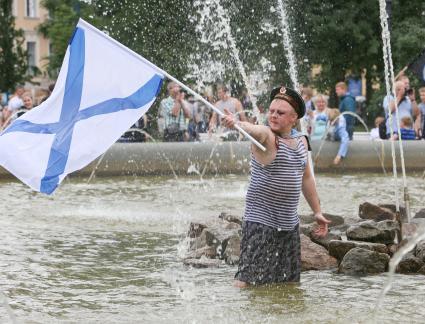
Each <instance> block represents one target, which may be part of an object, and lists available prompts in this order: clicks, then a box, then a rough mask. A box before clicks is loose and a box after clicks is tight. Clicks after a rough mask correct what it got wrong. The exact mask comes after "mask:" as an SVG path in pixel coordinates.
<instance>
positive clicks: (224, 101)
mask: <svg viewBox="0 0 425 324" xmlns="http://www.w3.org/2000/svg"><path fill="white" fill-rule="evenodd" d="M217 97H218V99H219V100H218V101H217V102H216V103H215V106H216V107H217V108H218V109H219V110H220V111H222V112H224V109H227V110H228V111H229V112H230V113H232V114H233V115H235V116H236V119H237V120H240V121H246V120H247V119H246V117H245V113H244V111H243V106H242V103H241V102H240V101H239V100H238V99H236V98H233V97H231V96H230V93H229V88H228V87H227V86H226V85H224V84H219V85H218V86H217ZM216 127H217V113H216V112H214V113H213V115H212V117H211V120H210V125H209V130H210V131H214V130H215V129H216ZM225 131H229V129H227V130H225ZM237 135H238V134H237V133H236V138H237ZM236 138H235V139H236Z"/></svg>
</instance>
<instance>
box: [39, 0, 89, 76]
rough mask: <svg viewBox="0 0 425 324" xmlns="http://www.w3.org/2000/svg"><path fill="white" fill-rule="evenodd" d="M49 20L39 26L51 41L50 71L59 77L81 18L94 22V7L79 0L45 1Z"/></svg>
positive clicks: (43, 3) (43, 2) (51, 74)
mask: <svg viewBox="0 0 425 324" xmlns="http://www.w3.org/2000/svg"><path fill="white" fill-rule="evenodd" d="M42 5H43V6H44V7H45V8H46V9H47V10H48V11H49V19H48V20H47V21H46V22H44V23H43V24H41V25H40V26H39V31H40V32H41V33H42V34H43V35H44V36H45V37H46V38H48V39H49V41H50V44H51V52H50V56H49V57H48V59H49V64H48V71H49V74H50V76H51V77H57V74H58V72H59V69H60V67H61V65H62V60H63V57H64V56H65V52H66V48H67V47H68V42H69V39H70V37H71V35H72V32H73V30H74V28H75V26H76V24H77V22H78V19H79V18H80V17H83V18H84V19H86V20H88V21H90V22H92V21H93V19H92V18H91V17H92V12H93V10H92V6H91V5H90V4H88V3H86V2H84V1H79V0H43V1H42Z"/></svg>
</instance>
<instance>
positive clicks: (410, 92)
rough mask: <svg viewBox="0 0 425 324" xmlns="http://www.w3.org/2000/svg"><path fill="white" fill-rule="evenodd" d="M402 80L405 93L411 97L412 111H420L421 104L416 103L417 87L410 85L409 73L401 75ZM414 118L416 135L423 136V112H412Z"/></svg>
mask: <svg viewBox="0 0 425 324" xmlns="http://www.w3.org/2000/svg"><path fill="white" fill-rule="evenodd" d="M399 80H400V82H403V84H404V95H405V96H406V97H407V98H409V99H410V103H411V105H412V112H415V111H419V106H418V104H417V103H416V92H415V88H412V87H411V86H410V80H409V78H408V77H407V75H404V74H403V75H401V76H400V78H399ZM411 117H412V118H413V120H414V124H413V129H414V130H415V132H416V135H417V136H418V137H420V136H421V133H422V132H421V129H422V118H421V117H422V114H420V111H419V113H418V114H412V116H411Z"/></svg>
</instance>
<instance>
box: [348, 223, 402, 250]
mask: <svg viewBox="0 0 425 324" xmlns="http://www.w3.org/2000/svg"><path fill="white" fill-rule="evenodd" d="M398 229H399V226H398V223H397V222H395V221H391V220H386V221H381V222H378V223H377V222H375V221H373V220H368V221H364V222H361V223H357V224H353V225H351V226H350V227H349V228H348V229H347V238H348V239H349V240H353V241H365V242H373V243H383V244H391V243H394V238H395V237H396V234H397V231H398Z"/></svg>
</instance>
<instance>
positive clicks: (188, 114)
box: [181, 99, 192, 118]
mask: <svg viewBox="0 0 425 324" xmlns="http://www.w3.org/2000/svg"><path fill="white" fill-rule="evenodd" d="M181 105H182V107H183V114H184V117H186V118H192V112H191V107H190V103H188V102H187V101H186V100H184V99H182V100H181Z"/></svg>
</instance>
